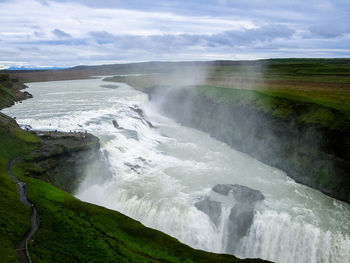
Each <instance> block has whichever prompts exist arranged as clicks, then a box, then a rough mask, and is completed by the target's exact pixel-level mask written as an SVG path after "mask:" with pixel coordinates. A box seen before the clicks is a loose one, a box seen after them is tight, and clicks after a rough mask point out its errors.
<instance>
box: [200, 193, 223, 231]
mask: <svg viewBox="0 0 350 263" xmlns="http://www.w3.org/2000/svg"><path fill="white" fill-rule="evenodd" d="M195 206H196V207H197V208H198V209H199V210H201V211H202V212H204V213H206V214H207V215H208V216H209V218H210V220H211V221H212V222H213V223H214V224H215V225H216V226H218V225H219V220H220V215H221V204H220V203H219V202H217V201H214V200H211V199H209V198H206V199H203V200H201V201H199V202H197V203H195Z"/></svg>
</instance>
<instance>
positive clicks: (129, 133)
mask: <svg viewBox="0 0 350 263" xmlns="http://www.w3.org/2000/svg"><path fill="white" fill-rule="evenodd" d="M123 134H124V135H125V136H126V137H127V138H128V139H134V140H136V141H138V140H139V136H138V135H137V131H133V130H129V129H123Z"/></svg>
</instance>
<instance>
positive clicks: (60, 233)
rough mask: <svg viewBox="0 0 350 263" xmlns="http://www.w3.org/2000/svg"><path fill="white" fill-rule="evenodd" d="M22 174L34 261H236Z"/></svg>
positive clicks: (18, 169)
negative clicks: (32, 217)
mask: <svg viewBox="0 0 350 263" xmlns="http://www.w3.org/2000/svg"><path fill="white" fill-rule="evenodd" d="M16 172H17V173H21V169H20V168H17V169H16ZM22 179H24V180H25V181H26V182H27V185H28V192H29V198H30V199H31V200H32V201H33V202H34V203H35V204H36V205H37V207H38V212H39V220H40V229H39V231H38V232H37V234H35V236H34V239H35V245H33V246H32V247H30V252H31V256H32V259H33V260H34V262H208V263H209V262H231V263H232V262H241V260H237V259H235V258H234V257H233V256H229V255H217V254H212V253H208V252H204V251H200V250H194V249H192V248H190V247H188V246H186V245H183V244H181V243H180V242H178V241H177V240H176V239H174V238H172V237H169V236H167V235H165V234H164V233H161V232H159V231H157V230H153V229H149V228H146V227H144V226H143V225H142V224H140V223H139V222H137V221H135V220H132V219H130V218H128V217H126V216H124V215H122V214H120V213H118V212H115V211H111V210H108V209H106V208H103V207H99V206H95V205H91V204H88V203H84V202H81V201H79V200H78V199H76V198H74V197H73V196H71V195H70V194H68V193H66V192H63V191H61V190H59V189H57V188H55V187H53V186H51V185H50V184H47V183H45V182H43V181H40V180H38V179H34V178H28V177H26V178H23V177H22ZM243 262H263V261H260V260H246V261H243Z"/></svg>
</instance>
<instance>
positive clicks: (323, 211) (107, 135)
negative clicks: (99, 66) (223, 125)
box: [2, 79, 350, 263]
mask: <svg viewBox="0 0 350 263" xmlns="http://www.w3.org/2000/svg"><path fill="white" fill-rule="evenodd" d="M104 85H112V84H109V83H107V82H103V81H102V80H101V79H89V80H72V81H54V82H41V83H30V84H28V86H29V89H28V90H27V91H28V92H30V93H31V94H33V96H34V98H33V99H29V100H26V101H23V103H18V104H16V105H15V106H13V107H11V108H7V109H4V110H3V111H2V112H3V113H5V114H7V115H10V116H12V117H14V116H15V117H16V118H17V122H18V123H19V124H20V125H30V126H31V127H32V128H33V129H38V130H55V129H57V130H59V131H70V130H71V131H84V132H85V131H88V132H90V133H93V134H94V135H96V136H97V137H99V138H100V140H101V151H102V152H103V155H104V156H105V158H106V159H108V162H109V164H110V169H111V171H112V173H113V177H112V178H111V179H110V180H108V181H106V182H105V183H104V184H103V185H101V184H96V183H95V180H94V178H96V177H97V176H98V174H88V175H87V176H86V179H85V181H84V182H83V183H82V184H81V186H80V188H79V189H77V192H76V196H77V197H78V198H79V199H81V200H84V201H87V202H90V203H94V204H98V205H101V206H104V207H107V208H110V209H114V210H117V211H119V212H121V213H123V214H126V215H128V216H130V217H132V218H134V219H136V220H139V221H141V222H142V223H143V224H144V225H146V226H148V227H152V228H155V229H158V230H161V231H163V232H165V233H167V234H169V235H171V236H174V237H176V238H177V239H179V240H180V241H181V242H183V243H186V244H188V245H190V246H192V247H194V248H199V249H203V250H207V251H212V252H228V253H232V254H235V255H236V256H238V257H241V258H247V257H249V258H253V257H254V258H255V257H259V258H263V259H268V260H272V261H274V262H281V263H282V262H283V263H289V262H290V263H292V262H298V263H302V262H305V263H316V262H317V263H318V262H334V263H336V262H337V263H338V262H339V263H344V262H350V206H349V205H348V204H345V203H343V202H340V201H337V200H335V199H332V198H330V197H327V196H325V195H323V194H322V193H320V192H318V191H316V190H313V189H311V188H309V187H306V186H303V185H300V184H298V183H295V182H294V181H293V180H292V179H290V178H289V177H287V176H286V174H285V173H284V172H283V171H281V170H278V169H276V168H274V167H270V166H267V165H265V164H263V163H261V162H259V161H257V160H255V159H253V158H251V157H249V156H248V155H246V154H243V153H240V152H238V151H235V150H234V149H232V148H230V147H229V146H227V145H226V144H224V143H222V142H220V141H217V140H215V139H213V138H211V137H210V136H208V135H207V134H205V133H203V132H201V131H198V130H195V129H191V128H187V127H184V126H181V125H180V124H178V123H176V122H174V121H172V120H171V119H169V118H167V117H165V116H162V115H160V114H159V113H158V112H157V109H156V108H155V107H154V106H153V105H152V104H151V103H150V102H149V101H148V97H147V95H146V94H144V93H142V92H139V91H136V90H135V89H133V88H132V87H129V86H128V85H126V84H123V83H116V84H114V83H113V86H107V88H106V86H104ZM113 120H115V121H116V122H114V124H113ZM117 126H119V127H117ZM217 184H240V185H244V186H248V187H250V188H253V189H257V190H260V191H261V192H262V194H263V195H264V196H265V199H264V200H262V201H259V202H258V203H257V204H256V206H255V211H254V218H253V222H252V225H251V227H250V228H249V231H248V232H247V233H246V234H245V236H244V237H243V238H241V239H240V240H239V242H238V244H237V245H236V246H235V249H234V251H231V250H229V249H228V247H231V246H229V243H230V242H232V240H230V239H229V238H228V235H227V231H226V230H227V224H228V223H227V222H228V220H229V211H230V209H231V207H230V201H229V200H228V199H227V200H224V201H223V203H222V210H221V211H222V213H221V216H220V219H219V222H218V224H214V223H213V222H212V221H211V220H210V218H209V216H208V215H207V214H205V213H203V212H202V211H200V210H199V209H197V207H196V206H195V204H196V202H198V200H201V199H202V198H205V197H208V196H213V194H214V193H213V191H212V190H211V188H212V187H213V186H215V185H217Z"/></svg>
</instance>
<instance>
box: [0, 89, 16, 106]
mask: <svg viewBox="0 0 350 263" xmlns="http://www.w3.org/2000/svg"><path fill="white" fill-rule="evenodd" d="M13 100H15V95H14V94H13V92H12V91H11V90H10V89H8V88H5V87H4V86H2V85H1V84H0V109H2V108H6V107H9V106H11V105H12V101H13Z"/></svg>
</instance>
